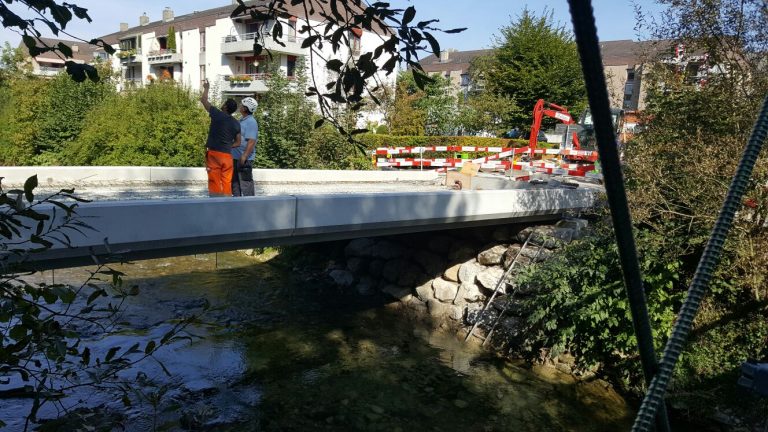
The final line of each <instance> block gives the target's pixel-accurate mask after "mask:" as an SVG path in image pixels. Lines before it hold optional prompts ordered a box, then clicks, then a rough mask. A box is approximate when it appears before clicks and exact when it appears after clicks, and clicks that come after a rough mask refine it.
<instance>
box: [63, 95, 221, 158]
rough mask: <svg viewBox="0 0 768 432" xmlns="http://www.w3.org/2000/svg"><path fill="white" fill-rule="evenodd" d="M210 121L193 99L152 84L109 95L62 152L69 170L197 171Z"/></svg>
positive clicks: (192, 96) (90, 114) (86, 119)
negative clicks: (147, 168) (162, 168)
mask: <svg viewBox="0 0 768 432" xmlns="http://www.w3.org/2000/svg"><path fill="white" fill-rule="evenodd" d="M209 124H210V120H209V119H208V116H207V115H206V113H205V111H204V110H202V109H201V108H200V107H199V104H198V102H197V98H196V95H195V94H193V93H192V92H190V91H189V90H188V89H185V88H183V87H181V86H179V85H177V84H175V83H173V82H158V83H155V84H152V85H149V86H146V87H144V88H141V89H136V90H132V91H129V92H126V93H125V94H118V95H112V96H110V97H109V98H107V99H106V100H104V102H103V103H102V104H101V105H100V106H99V107H97V108H95V109H94V110H92V111H91V112H89V113H88V114H87V115H86V117H85V119H84V127H83V130H82V132H81V133H80V136H79V137H78V138H77V139H76V140H75V141H74V142H73V143H72V144H71V145H69V146H68V147H66V148H65V149H64V151H63V152H62V153H63V155H62V160H63V161H66V162H67V163H68V164H71V165H147V166H202V164H203V155H204V144H205V140H206V137H207V133H208V125H209Z"/></svg>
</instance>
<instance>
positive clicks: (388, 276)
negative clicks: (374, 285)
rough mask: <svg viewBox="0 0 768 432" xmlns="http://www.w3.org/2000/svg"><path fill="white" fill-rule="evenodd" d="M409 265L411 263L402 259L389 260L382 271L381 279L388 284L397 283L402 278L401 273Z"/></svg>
mask: <svg viewBox="0 0 768 432" xmlns="http://www.w3.org/2000/svg"><path fill="white" fill-rule="evenodd" d="M408 265H410V263H409V262H408V261H406V260H405V259H402V258H400V259H393V260H389V261H387V263H386V264H384V268H382V270H381V277H382V278H384V280H386V281H387V282H392V283H397V281H398V279H399V278H400V272H401V271H402V270H403V269H404V268H406V266H408Z"/></svg>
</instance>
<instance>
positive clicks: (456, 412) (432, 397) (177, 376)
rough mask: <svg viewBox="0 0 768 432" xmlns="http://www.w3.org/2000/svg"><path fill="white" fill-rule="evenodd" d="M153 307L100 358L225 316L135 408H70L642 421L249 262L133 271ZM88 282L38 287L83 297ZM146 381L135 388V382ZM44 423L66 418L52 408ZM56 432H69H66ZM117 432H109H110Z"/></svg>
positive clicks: (565, 423)
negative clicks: (178, 324) (79, 292)
mask: <svg viewBox="0 0 768 432" xmlns="http://www.w3.org/2000/svg"><path fill="white" fill-rule="evenodd" d="M119 269H120V270H121V271H123V272H125V273H126V274H127V276H126V278H125V279H126V283H127V284H136V285H138V287H139V289H140V294H139V295H138V296H136V297H133V298H131V299H130V301H129V302H128V303H127V304H126V310H125V314H124V316H123V317H121V321H122V322H123V324H122V326H123V327H122V331H120V332H119V333H118V334H115V335H112V336H109V337H107V338H103V339H98V340H90V341H89V343H90V344H91V345H93V346H95V351H100V352H103V351H105V350H107V349H109V347H112V346H116V345H120V346H128V345H131V344H133V343H134V342H140V343H141V344H142V346H144V345H145V344H146V342H148V341H149V340H150V339H159V338H160V337H161V336H162V335H163V334H164V333H165V332H166V331H167V330H168V328H169V326H170V324H168V323H166V322H164V321H167V320H173V319H177V318H179V317H183V316H185V315H186V314H188V313H192V312H194V311H196V310H197V308H198V307H199V306H200V305H201V304H203V301H202V300H201V299H203V298H205V299H207V301H208V302H210V304H211V305H212V309H211V310H210V311H208V312H207V313H206V315H205V316H204V318H203V321H202V322H201V323H200V324H199V325H195V326H194V327H193V328H191V330H190V332H191V333H193V334H194V335H195V336H200V337H199V338H198V337H195V338H194V339H192V340H191V341H188V340H185V341H181V342H178V343H176V344H173V345H171V346H169V347H164V348H163V349H162V350H161V351H160V352H159V353H158V354H157V358H158V360H160V361H161V362H162V363H163V364H164V365H165V367H166V368H167V369H168V371H169V372H170V373H171V376H170V377H168V376H167V375H166V374H165V373H163V370H162V368H161V367H160V366H159V364H158V363H157V362H154V361H152V360H148V361H146V362H144V363H141V364H140V366H139V369H140V371H141V372H142V373H143V374H146V378H147V379H145V380H144V381H145V383H146V382H149V381H152V382H153V383H154V384H153V385H151V386H144V387H137V390H138V391H137V392H136V393H135V394H134V396H133V401H132V405H131V406H130V407H127V408H126V407H124V406H123V404H122V403H121V402H120V401H119V397H118V396H119V395H116V394H102V393H98V392H91V391H81V392H80V393H76V394H74V395H73V396H71V397H69V398H67V400H68V401H69V402H70V406H87V407H98V408H97V410H96V411H97V412H99V413H101V414H103V413H107V412H114V413H117V415H115V416H114V417H110V419H109V420H108V421H106V423H105V424H110V425H111V428H112V430H126V431H150V430H153V429H155V430H162V431H176V430H212V431H261V430H265V431H278V430H280V431H284V430H296V431H305V430H333V431H346V430H372V431H377V430H381V431H385V430H386V431H410V430H425V431H430V430H435V431H438V430H439V431H447V430H456V431H497V430H498V431H503V430H510V431H615V430H627V429H628V428H629V427H630V426H631V420H632V414H633V412H632V410H631V409H630V408H629V407H628V405H627V403H626V402H625V401H624V400H623V399H622V398H621V397H620V396H619V395H617V394H616V393H615V392H614V391H613V390H612V389H611V388H610V387H607V386H606V384H605V383H604V382H603V381H600V380H595V381H592V382H577V381H575V380H574V379H573V378H572V377H571V376H570V375H566V374H561V373H559V372H556V371H554V370H552V369H549V368H530V367H526V366H525V365H523V364H521V363H518V362H514V361H509V360H506V359H503V358H500V357H498V356H495V355H492V354H490V353H487V352H483V351H480V350H478V349H477V348H474V347H471V346H468V345H466V344H464V343H462V342H461V341H460V340H459V339H458V338H457V337H455V336H454V335H453V334H451V333H450V332H446V331H444V330H440V329H433V328H432V326H431V325H430V324H429V323H425V322H421V321H418V320H414V319H409V318H408V317H406V316H404V314H403V310H402V309H399V308H396V307H393V305H387V304H385V303H386V302H385V301H383V300H382V299H378V298H369V297H360V296H357V295H351V294H348V293H341V292H339V291H338V289H336V288H335V287H332V286H330V285H327V284H325V283H323V282H321V281H319V280H313V279H312V277H311V275H309V274H307V273H302V274H297V272H295V271H294V270H296V269H290V268H286V267H285V266H284V265H283V266H279V265H276V264H274V261H273V262H268V261H267V262H262V261H259V260H257V259H255V258H253V257H247V256H245V255H244V254H242V253H238V252H232V253H224V254H218V255H202V256H189V257H178V258H173V259H162V260H151V261H142V262H137V263H133V264H128V265H122V266H119ZM86 276H87V273H86V271H85V270H84V269H67V270H57V271H55V273H53V274H52V273H51V272H45V273H42V274H39V275H36V276H35V277H36V278H38V279H39V280H41V281H42V280H45V281H48V282H50V279H51V278H52V277H55V282H57V283H63V282H67V283H73V284H75V283H80V282H82V280H84V278H85V277H86ZM137 372H139V371H138V370H132V371H130V373H129V374H127V375H133V376H135V375H136V373H137ZM3 402H4V403H3V405H2V408H0V419H2V420H3V421H5V422H6V423H8V427H7V429H6V430H12V431H15V430H19V429H20V428H21V427H22V425H23V413H24V412H26V410H28V408H29V404H30V403H31V402H30V401H29V400H26V399H14V400H5V401H3ZM42 414H43V415H42V416H43V417H45V416H46V415H47V416H54V415H55V411H54V410H53V409H52V407H50V406H49V407H48V408H46V409H45V410H43V411H42ZM49 430H67V429H66V426H61V425H59V426H57V427H56V428H49ZM107 430H109V428H107Z"/></svg>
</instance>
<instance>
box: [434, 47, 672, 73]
mask: <svg viewBox="0 0 768 432" xmlns="http://www.w3.org/2000/svg"><path fill="white" fill-rule="evenodd" d="M669 44H670V42H669V41H643V42H638V41H632V40H629V39H626V40H616V41H605V42H601V43H600V51H601V54H602V56H603V64H604V65H605V66H619V65H632V66H633V65H637V64H641V63H643V61H644V59H646V58H651V57H656V56H657V55H658V54H660V53H662V52H664V51H666V50H668V49H669ZM492 53H493V49H482V50H472V51H450V52H449V54H448V61H446V62H441V61H440V59H439V58H438V57H435V55H434V54H431V55H429V56H427V57H425V58H424V59H423V60H422V61H421V67H422V68H424V72H427V73H430V72H446V71H458V70H460V71H462V73H463V72H466V71H467V70H469V65H470V63H471V62H472V60H474V59H475V58H477V57H480V56H483V55H489V54H492Z"/></svg>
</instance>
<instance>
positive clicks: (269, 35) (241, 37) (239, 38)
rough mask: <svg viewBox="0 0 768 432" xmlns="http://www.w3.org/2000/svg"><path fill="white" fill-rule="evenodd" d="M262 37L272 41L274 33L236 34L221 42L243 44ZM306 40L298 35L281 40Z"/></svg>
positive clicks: (281, 39) (286, 36) (283, 37)
mask: <svg viewBox="0 0 768 432" xmlns="http://www.w3.org/2000/svg"><path fill="white" fill-rule="evenodd" d="M260 35H264V39H269V40H272V33H271V32H268V31H261V32H253V33H245V34H242V35H240V34H234V35H229V36H224V37H223V38H221V41H222V42H223V43H231V42H242V41H252V40H254V39H256V38H258V37H260ZM303 40H304V38H303V37H297V36H296V35H283V36H282V37H281V38H280V41H281V42H302V41H303Z"/></svg>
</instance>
